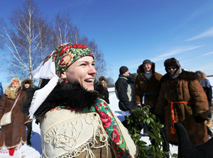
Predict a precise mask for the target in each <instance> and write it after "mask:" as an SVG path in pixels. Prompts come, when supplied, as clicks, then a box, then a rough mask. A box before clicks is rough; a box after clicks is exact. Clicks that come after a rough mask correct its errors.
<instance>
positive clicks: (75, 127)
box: [41, 108, 109, 158]
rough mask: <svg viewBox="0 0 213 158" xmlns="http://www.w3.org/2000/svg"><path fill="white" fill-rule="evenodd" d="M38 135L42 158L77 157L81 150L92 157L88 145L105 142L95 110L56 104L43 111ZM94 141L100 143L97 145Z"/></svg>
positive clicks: (90, 146)
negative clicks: (79, 110)
mask: <svg viewBox="0 0 213 158" xmlns="http://www.w3.org/2000/svg"><path fill="white" fill-rule="evenodd" d="M56 118H57V119H56ZM41 139H42V151H43V157H45V158H55V157H77V156H79V155H80V154H81V153H83V152H86V155H87V156H86V157H89V158H95V155H94V154H93V152H92V148H102V147H107V146H108V145H109V144H108V135H107V134H106V132H105V130H104V128H103V125H102V122H101V120H100V116H99V115H98V114H97V113H96V112H89V113H78V112H74V111H71V110H67V109H60V108H59V109H58V110H57V109H54V110H51V111H49V112H47V113H46V117H45V118H44V120H43V121H42V123H41ZM97 139H98V140H97ZM98 142H102V143H101V144H102V145H101V146H97V143H98Z"/></svg>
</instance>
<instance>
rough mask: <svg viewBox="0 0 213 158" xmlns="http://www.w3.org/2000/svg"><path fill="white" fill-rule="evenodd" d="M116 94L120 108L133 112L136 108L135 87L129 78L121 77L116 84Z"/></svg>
mask: <svg viewBox="0 0 213 158" xmlns="http://www.w3.org/2000/svg"><path fill="white" fill-rule="evenodd" d="M115 93H116V96H117V98H118V100H119V108H120V109H121V110H122V111H132V110H133V109H135V108H136V105H135V99H134V85H133V84H132V83H131V82H130V81H129V78H128V77H126V76H123V75H119V78H118V80H117V81H116V83H115Z"/></svg>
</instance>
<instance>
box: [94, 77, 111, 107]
mask: <svg viewBox="0 0 213 158" xmlns="http://www.w3.org/2000/svg"><path fill="white" fill-rule="evenodd" d="M94 88H95V90H96V91H98V96H99V97H100V98H101V99H103V100H105V101H106V102H107V104H109V92H108V90H107V83H106V78H105V77H104V76H101V77H100V78H99V82H97V83H95V85H94Z"/></svg>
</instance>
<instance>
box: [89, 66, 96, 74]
mask: <svg viewBox="0 0 213 158" xmlns="http://www.w3.org/2000/svg"><path fill="white" fill-rule="evenodd" d="M96 73H97V71H96V69H95V66H93V65H91V66H90V69H89V74H96Z"/></svg>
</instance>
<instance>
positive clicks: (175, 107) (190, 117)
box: [154, 58, 209, 145]
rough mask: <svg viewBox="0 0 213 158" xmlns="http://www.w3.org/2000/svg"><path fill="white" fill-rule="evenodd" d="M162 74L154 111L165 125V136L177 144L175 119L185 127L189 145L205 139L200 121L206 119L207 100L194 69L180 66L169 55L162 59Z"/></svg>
mask: <svg viewBox="0 0 213 158" xmlns="http://www.w3.org/2000/svg"><path fill="white" fill-rule="evenodd" d="M164 66H165V70H166V74H165V75H164V76H163V77H162V78H161V89H160V92H159V96H158V100H157V104H156V107H155V111H154V113H155V114H156V115H158V116H159V117H160V118H161V120H162V122H163V123H164V125H165V127H166V138H167V140H168V141H169V142H170V143H171V144H176V145H177V144H178V138H177V134H176V130H175V128H174V123H175V122H180V123H182V124H183V126H184V127H185V128H186V131H187V133H188V135H189V139H190V141H191V142H192V144H193V145H200V144H203V143H205V142H206V141H208V140H209V137H208V134H207V128H206V126H205V123H204V121H205V120H207V119H208V110H209V106H208V101H207V97H206V95H205V92H204V90H203V87H202V86H201V85H200V83H199V82H198V80H196V77H195V73H193V72H189V71H185V70H184V69H181V65H180V63H179V61H178V60H177V59H175V58H169V59H167V60H165V62H164Z"/></svg>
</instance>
